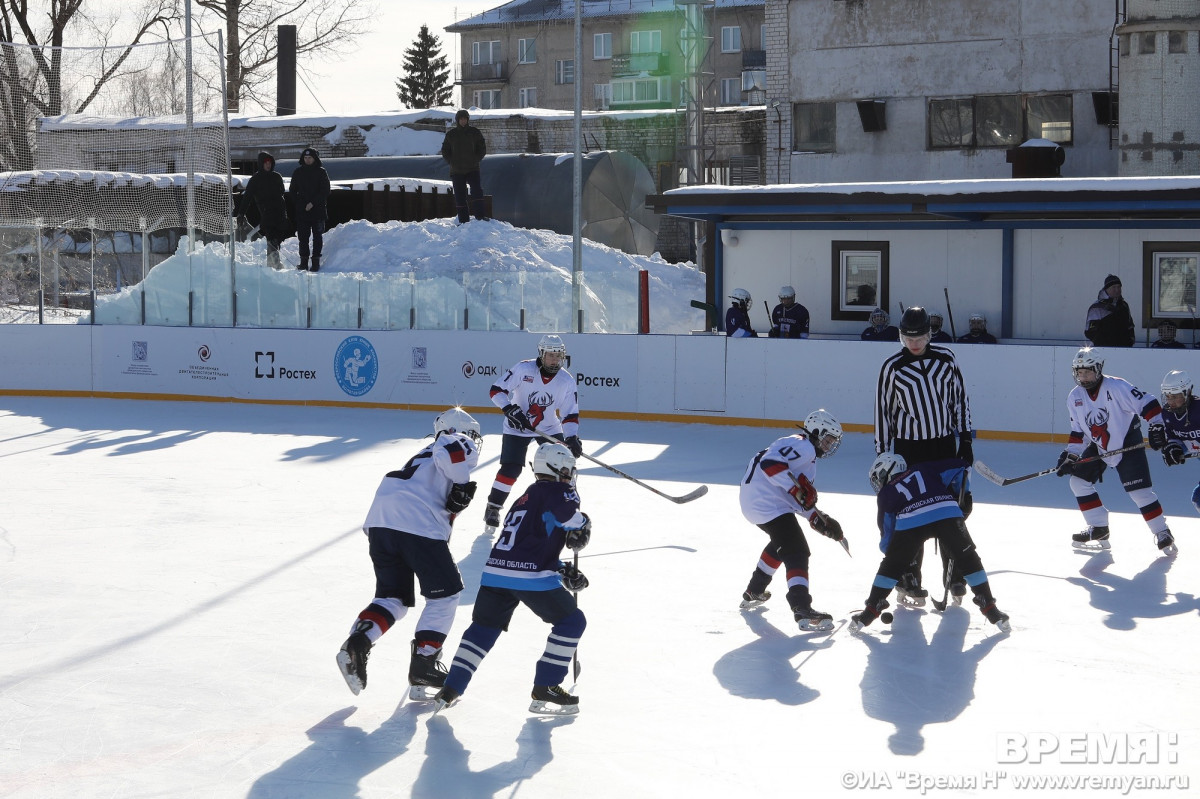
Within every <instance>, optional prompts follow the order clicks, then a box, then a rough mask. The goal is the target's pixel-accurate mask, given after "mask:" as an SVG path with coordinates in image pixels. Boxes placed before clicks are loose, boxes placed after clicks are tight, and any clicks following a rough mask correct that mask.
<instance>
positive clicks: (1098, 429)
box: [1086, 408, 1109, 450]
mask: <svg viewBox="0 0 1200 799" xmlns="http://www.w3.org/2000/svg"><path fill="white" fill-rule="evenodd" d="M1086 421H1087V424H1088V435H1089V436H1091V437H1092V441H1095V442H1096V443H1097V444H1099V445H1100V449H1102V450H1107V449H1108V440H1109V434H1108V409H1107V408H1097V409H1096V410H1094V411H1092V412H1091V413H1089V414H1088V415H1087V418H1086Z"/></svg>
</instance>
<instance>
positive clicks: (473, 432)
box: [433, 406, 483, 447]
mask: <svg viewBox="0 0 1200 799" xmlns="http://www.w3.org/2000/svg"><path fill="white" fill-rule="evenodd" d="M442 433H461V434H462V435H464V436H466V437H468V438H470V439H471V440H472V441H474V442H475V443H476V444H478V445H479V446H481V447H482V445H483V436H481V435H480V434H479V422H477V421H475V417H474V416H472V415H471V414H469V413H467V412H466V411H464V410H463V409H462V408H459V407H457V406H456V407H454V408H451V409H450V410H448V411H442V413H441V415H439V416H438V418H436V419H434V420H433V435H434V437H437V436H439V435H441V434H442Z"/></svg>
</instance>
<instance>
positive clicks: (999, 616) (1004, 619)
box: [974, 596, 1012, 633]
mask: <svg viewBox="0 0 1200 799" xmlns="http://www.w3.org/2000/svg"><path fill="white" fill-rule="evenodd" d="M974 601H975V604H976V605H978V606H979V610H980V611H982V612H983V615H984V616H985V617H986V618H987V620H988V621H990V622H991V623H992V624H994V625H996V626H997V627H999V628H1000V632H1002V633H1007V632H1011V631H1012V625H1011V624H1010V623H1009V621H1008V614H1007V613H1002V612H1001V611H1000V608H998V607H996V600H994V599H985V598H984V597H981V596H977V597H975V600H974Z"/></svg>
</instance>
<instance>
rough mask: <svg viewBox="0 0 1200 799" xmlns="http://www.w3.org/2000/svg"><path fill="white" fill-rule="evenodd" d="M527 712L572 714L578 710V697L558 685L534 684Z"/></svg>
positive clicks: (555, 714)
mask: <svg viewBox="0 0 1200 799" xmlns="http://www.w3.org/2000/svg"><path fill="white" fill-rule="evenodd" d="M532 697H533V701H532V702H530V703H529V712H530V713H538V714H540V715H543V716H574V715H575V714H576V713H578V712H579V697H577V696H571V695H570V694H569V693H567V692H566V691H564V690H563V689H562V687H561V686H558V685H536V686H534V688H533V694H532Z"/></svg>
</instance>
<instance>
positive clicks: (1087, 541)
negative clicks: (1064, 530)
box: [1071, 524, 1112, 552]
mask: <svg viewBox="0 0 1200 799" xmlns="http://www.w3.org/2000/svg"><path fill="white" fill-rule="evenodd" d="M1071 546H1073V547H1075V549H1077V550H1079V551H1080V552H1104V551H1105V550H1108V549H1112V545H1111V544H1109V543H1108V525H1107V524H1094V525H1089V526H1088V529H1086V530H1084V531H1082V532H1079V533H1075V534H1074V535H1073V536H1071Z"/></svg>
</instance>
